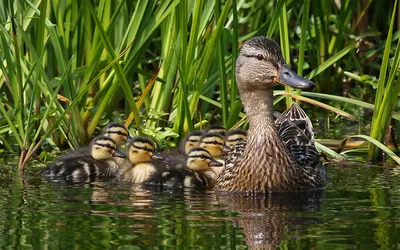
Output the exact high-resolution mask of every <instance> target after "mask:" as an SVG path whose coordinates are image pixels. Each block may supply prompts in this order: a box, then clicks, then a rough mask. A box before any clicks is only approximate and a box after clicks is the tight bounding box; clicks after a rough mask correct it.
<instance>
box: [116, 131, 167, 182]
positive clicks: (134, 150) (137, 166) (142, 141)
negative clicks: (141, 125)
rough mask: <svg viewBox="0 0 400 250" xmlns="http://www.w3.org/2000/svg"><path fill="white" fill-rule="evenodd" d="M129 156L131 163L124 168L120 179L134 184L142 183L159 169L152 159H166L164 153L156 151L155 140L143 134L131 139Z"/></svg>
mask: <svg viewBox="0 0 400 250" xmlns="http://www.w3.org/2000/svg"><path fill="white" fill-rule="evenodd" d="M128 158H129V163H128V164H127V165H125V166H124V168H123V169H122V171H121V175H120V177H119V179H120V180H121V181H124V182H130V183H132V184H142V183H143V182H145V181H146V180H147V179H148V178H149V176H150V175H151V174H153V173H154V172H156V171H157V168H156V166H155V164H154V163H153V162H152V161H151V160H164V157H163V155H161V154H160V153H158V152H156V150H155V146H154V143H153V141H151V140H150V139H149V138H146V137H142V136H137V137H133V138H132V139H131V140H130V143H129V146H128Z"/></svg>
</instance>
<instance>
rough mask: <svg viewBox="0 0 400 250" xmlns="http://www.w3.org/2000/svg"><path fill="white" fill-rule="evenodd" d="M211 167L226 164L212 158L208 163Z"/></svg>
mask: <svg viewBox="0 0 400 250" xmlns="http://www.w3.org/2000/svg"><path fill="white" fill-rule="evenodd" d="M208 165H209V166H210V167H223V166H224V164H222V163H221V162H219V161H216V160H214V159H211V162H210V163H209V164H208Z"/></svg>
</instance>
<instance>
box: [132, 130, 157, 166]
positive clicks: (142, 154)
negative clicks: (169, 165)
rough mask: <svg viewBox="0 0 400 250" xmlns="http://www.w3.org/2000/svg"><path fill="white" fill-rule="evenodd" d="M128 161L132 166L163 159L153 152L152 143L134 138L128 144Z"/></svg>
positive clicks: (146, 139) (143, 138) (145, 139)
mask: <svg viewBox="0 0 400 250" xmlns="http://www.w3.org/2000/svg"><path fill="white" fill-rule="evenodd" d="M128 151H129V161H130V162H132V163H133V164H139V163H143V162H148V161H150V160H151V159H156V160H163V159H164V157H163V156H162V155H161V154H159V153H157V152H156V151H155V147H154V143H153V142H152V141H151V140H150V139H148V138H146V137H140V136H138V137H134V138H132V139H131V140H130V143H129V149H128Z"/></svg>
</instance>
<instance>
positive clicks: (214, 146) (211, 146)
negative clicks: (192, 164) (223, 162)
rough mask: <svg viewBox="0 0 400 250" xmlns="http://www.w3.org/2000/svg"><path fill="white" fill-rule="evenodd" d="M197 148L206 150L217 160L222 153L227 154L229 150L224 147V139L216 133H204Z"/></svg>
mask: <svg viewBox="0 0 400 250" xmlns="http://www.w3.org/2000/svg"><path fill="white" fill-rule="evenodd" d="M199 147H201V148H204V149H207V150H208V152H210V154H211V156H212V157H215V158H218V157H220V156H221V155H222V153H227V152H229V150H230V148H228V147H227V146H226V145H225V141H224V138H223V137H222V136H221V135H220V134H217V133H205V134H204V135H203V136H202V137H201V138H200V142H199Z"/></svg>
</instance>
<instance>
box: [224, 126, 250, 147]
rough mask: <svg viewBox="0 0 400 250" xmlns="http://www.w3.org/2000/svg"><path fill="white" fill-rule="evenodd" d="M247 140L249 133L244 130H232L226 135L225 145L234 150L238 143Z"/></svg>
mask: <svg viewBox="0 0 400 250" xmlns="http://www.w3.org/2000/svg"><path fill="white" fill-rule="evenodd" d="M246 138H247V131H246V130H244V129H234V130H230V131H228V132H227V133H226V135H225V145H226V146H227V147H229V148H233V146H235V145H236V143H238V142H240V141H243V140H245V139H246Z"/></svg>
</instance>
